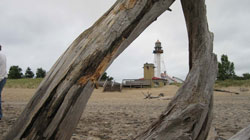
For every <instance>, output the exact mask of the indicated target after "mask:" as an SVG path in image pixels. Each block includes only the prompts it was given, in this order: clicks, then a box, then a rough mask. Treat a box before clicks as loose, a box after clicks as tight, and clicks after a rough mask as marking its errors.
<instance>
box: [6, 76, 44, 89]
mask: <svg viewBox="0 0 250 140" xmlns="http://www.w3.org/2000/svg"><path fill="white" fill-rule="evenodd" d="M42 80H43V79H42V78H35V79H31V78H23V79H7V82H6V84H5V86H4V87H5V88H37V87H38V86H39V84H40V83H41V81H42Z"/></svg>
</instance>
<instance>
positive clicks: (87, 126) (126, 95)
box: [0, 85, 250, 140]
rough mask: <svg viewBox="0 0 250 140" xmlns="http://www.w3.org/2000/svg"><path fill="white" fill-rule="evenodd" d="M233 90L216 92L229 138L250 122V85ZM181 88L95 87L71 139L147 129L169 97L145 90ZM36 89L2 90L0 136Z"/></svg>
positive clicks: (221, 128)
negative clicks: (112, 89)
mask: <svg viewBox="0 0 250 140" xmlns="http://www.w3.org/2000/svg"><path fill="white" fill-rule="evenodd" d="M223 89H226V90H230V91H235V92H239V93H240V94H238V95H237V94H233V93H222V92H215V93H214V95H215V96H214V119H213V123H212V126H213V128H215V131H216V132H217V133H218V135H219V136H220V137H223V138H226V139H227V138H229V137H231V136H232V135H234V134H235V133H236V132H238V131H239V130H240V129H242V128H244V127H246V126H248V125H249V124H250V91H249V89H250V88H245V89H248V90H247V91H241V90H240V87H229V88H223ZM177 90H178V87H177V86H174V85H168V86H165V87H163V88H152V89H123V91H122V92H102V88H99V89H95V90H94V92H93V94H92V96H91V98H90V100H89V102H88V105H87V107H86V109H85V111H84V113H83V115H82V117H81V120H80V122H79V124H78V126H77V128H76V130H75V133H74V134H73V136H72V138H71V140H128V139H132V138H133V137H135V136H136V135H138V134H139V133H140V132H142V131H143V130H145V129H146V128H147V127H148V126H149V125H150V124H151V123H152V122H154V121H155V120H156V119H157V118H158V116H159V115H160V114H161V113H162V112H163V111H164V109H165V108H166V106H167V104H168V103H169V100H160V99H150V100H149V99H144V95H143V94H142V93H152V95H153V96H157V95H159V94H160V93H163V94H164V95H165V96H164V97H165V98H171V97H173V96H174V95H175V93H176V91H177ZM34 92H35V89H18V88H5V89H4V90H3V93H2V100H3V104H2V107H3V114H4V117H3V119H2V120H1V121H0V139H1V137H2V136H3V135H4V134H5V133H7V132H8V129H10V128H11V126H12V125H13V124H14V123H15V120H16V119H17V118H18V116H19V115H20V113H21V112H22V110H23V109H24V107H25V105H26V104H27V102H28V101H29V99H30V98H31V97H32V96H33V94H34Z"/></svg>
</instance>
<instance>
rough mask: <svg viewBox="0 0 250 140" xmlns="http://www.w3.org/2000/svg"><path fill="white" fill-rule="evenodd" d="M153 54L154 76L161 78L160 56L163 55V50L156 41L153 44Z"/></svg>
mask: <svg viewBox="0 0 250 140" xmlns="http://www.w3.org/2000/svg"><path fill="white" fill-rule="evenodd" d="M153 54H154V64H155V76H156V77H159V78H161V69H162V66H161V63H162V61H163V60H162V58H161V57H162V54H163V50H162V47H161V42H160V41H159V40H157V41H156V42H155V49H154V51H153Z"/></svg>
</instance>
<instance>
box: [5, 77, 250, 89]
mask: <svg viewBox="0 0 250 140" xmlns="http://www.w3.org/2000/svg"><path fill="white" fill-rule="evenodd" d="M42 80H43V79H42V78H35V79H30V78H23V79H8V80H7V82H6V85H5V88H37V87H38V86H39V84H40V83H41V81H42ZM172 85H176V86H178V87H180V86H181V85H182V84H172ZM231 86H235V87H242V86H243V87H250V80H225V81H216V82H215V87H231Z"/></svg>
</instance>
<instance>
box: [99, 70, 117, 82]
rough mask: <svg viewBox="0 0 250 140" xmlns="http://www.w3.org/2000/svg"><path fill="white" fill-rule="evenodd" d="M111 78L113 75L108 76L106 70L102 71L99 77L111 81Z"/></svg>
mask: <svg viewBox="0 0 250 140" xmlns="http://www.w3.org/2000/svg"><path fill="white" fill-rule="evenodd" d="M113 79H114V78H113V77H109V76H108V74H107V72H104V73H103V75H102V77H101V81H105V80H108V81H112V80H113Z"/></svg>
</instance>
